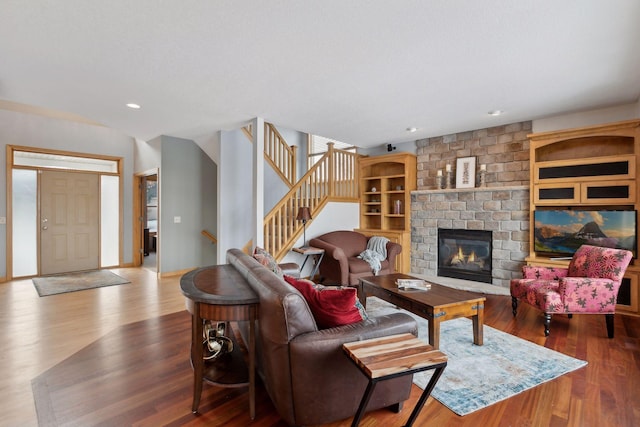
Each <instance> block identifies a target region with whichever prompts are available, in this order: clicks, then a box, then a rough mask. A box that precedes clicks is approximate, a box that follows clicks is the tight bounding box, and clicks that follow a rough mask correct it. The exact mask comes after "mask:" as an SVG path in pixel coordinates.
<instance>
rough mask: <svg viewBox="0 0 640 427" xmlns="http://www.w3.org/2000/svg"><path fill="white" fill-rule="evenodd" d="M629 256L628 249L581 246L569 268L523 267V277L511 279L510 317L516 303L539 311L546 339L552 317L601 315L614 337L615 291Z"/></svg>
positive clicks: (618, 287) (616, 295) (616, 291)
mask: <svg viewBox="0 0 640 427" xmlns="http://www.w3.org/2000/svg"><path fill="white" fill-rule="evenodd" d="M632 256H633V255H632V253H631V252H629V251H627V250H622V249H611V248H602V247H599V246H590V245H582V246H580V248H578V250H577V251H576V253H575V254H574V255H573V258H572V260H571V262H570V263H569V267H568V268H558V267H535V266H524V267H523V268H522V272H523V275H524V278H523V279H512V280H511V301H512V307H513V315H514V316H515V315H516V313H517V310H518V300H522V301H524V302H526V303H527V304H530V305H532V306H533V307H536V308H537V309H539V310H542V311H543V312H544V335H545V336H548V335H549V324H550V323H551V315H553V314H556V313H565V314H568V315H569V318H571V316H572V314H573V313H590V314H604V315H605V319H606V324H607V334H608V336H609V338H613V315H614V313H615V310H616V300H617V298H618V289H620V283H621V281H622V277H623V276H624V273H625V271H626V269H627V266H628V265H629V262H630V261H631V258H632Z"/></svg>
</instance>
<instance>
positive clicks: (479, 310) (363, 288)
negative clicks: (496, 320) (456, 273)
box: [358, 273, 486, 348]
mask: <svg viewBox="0 0 640 427" xmlns="http://www.w3.org/2000/svg"><path fill="white" fill-rule="evenodd" d="M398 279H417V277H412V276H408V275H406V274H400V273H395V274H386V275H383V276H371V277H363V278H361V279H360V284H359V286H358V296H359V298H360V302H361V303H362V305H363V306H365V307H366V304H367V297H368V296H376V297H378V298H380V299H383V300H385V301H388V302H390V303H392V304H395V305H397V306H398V307H400V308H402V309H405V310H407V311H410V312H412V313H414V314H417V315H418V316H422V317H424V318H426V319H427V320H429V344H431V345H432V346H433V347H434V348H440V323H442V322H445V321H447V320H452V319H457V318H458V317H470V318H471V320H472V322H473V343H474V344H476V345H482V342H483V339H482V327H483V325H484V302H485V301H486V298H485V297H483V296H481V295H480V294H476V293H473V292H467V291H462V290H459V289H453V288H448V287H446V286H441V285H437V284H435V283H432V284H431V288H430V289H429V290H426V291H422V290H420V291H418V290H400V289H398V286H397V285H396V280H398Z"/></svg>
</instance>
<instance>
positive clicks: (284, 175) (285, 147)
mask: <svg viewBox="0 0 640 427" xmlns="http://www.w3.org/2000/svg"><path fill="white" fill-rule="evenodd" d="M242 132H243V133H244V134H245V136H246V137H247V138H248V139H249V141H252V142H253V124H252V123H249V124H247V125H246V126H244V127H243V128H242ZM297 150H298V147H297V146H295V145H291V146H290V145H289V144H287V141H286V140H285V139H284V137H283V136H282V135H281V134H280V132H278V129H276V127H275V126H274V125H273V124H272V123H267V122H265V123H264V158H265V159H266V160H267V162H268V163H270V164H271V167H272V168H273V170H274V171H275V172H276V173H277V174H278V176H279V177H280V178H281V179H282V180H283V181H284V182H285V183H286V184H287V185H288V186H289V188H291V187H292V186H293V184H294V183H295V182H296V179H297V178H296V175H297V172H296V166H297V164H298V163H297V161H298V160H297V152H298V151H297Z"/></svg>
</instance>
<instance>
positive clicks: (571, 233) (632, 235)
mask: <svg viewBox="0 0 640 427" xmlns="http://www.w3.org/2000/svg"><path fill="white" fill-rule="evenodd" d="M583 244H589V245H595V246H604V247H609V248H618V249H627V250H630V251H632V252H633V256H634V258H635V256H636V212H635V211H604V210H600V211H591V210H537V211H535V212H534V249H535V251H536V252H543V253H549V254H565V255H573V253H574V252H575V251H576V250H577V249H578V248H579V247H580V246H581V245H583Z"/></svg>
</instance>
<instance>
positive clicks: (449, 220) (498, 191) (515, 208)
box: [411, 186, 529, 288]
mask: <svg viewBox="0 0 640 427" xmlns="http://www.w3.org/2000/svg"><path fill="white" fill-rule="evenodd" d="M438 228H459V229H465V230H485V231H491V232H492V235H493V251H492V267H493V269H492V277H493V280H492V283H493V284H494V285H496V286H500V287H504V288H508V287H509V282H510V280H511V279H512V278H519V277H521V276H522V266H523V264H524V259H525V257H527V256H528V255H529V187H528V186H509V187H507V186H505V187H489V188H464V189H455V190H419V191H413V192H412V193H411V272H412V273H416V274H420V275H425V276H437V270H438Z"/></svg>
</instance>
